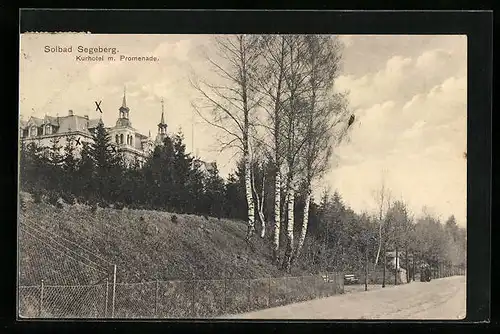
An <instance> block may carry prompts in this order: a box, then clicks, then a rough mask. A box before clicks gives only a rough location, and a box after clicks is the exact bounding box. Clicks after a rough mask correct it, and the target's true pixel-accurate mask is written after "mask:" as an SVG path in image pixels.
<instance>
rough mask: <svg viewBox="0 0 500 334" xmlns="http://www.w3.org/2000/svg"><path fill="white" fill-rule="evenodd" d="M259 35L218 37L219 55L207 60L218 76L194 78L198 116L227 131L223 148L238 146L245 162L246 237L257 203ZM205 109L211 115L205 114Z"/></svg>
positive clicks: (251, 225) (248, 235) (252, 224)
mask: <svg viewBox="0 0 500 334" xmlns="http://www.w3.org/2000/svg"><path fill="white" fill-rule="evenodd" d="M259 39H260V37H259V36H252V35H236V36H233V35H228V36H222V37H216V38H215V43H214V44H215V48H216V51H217V58H216V59H212V58H211V57H209V56H207V57H206V59H207V61H208V63H209V64H210V65H211V68H212V70H213V73H214V74H216V75H217V78H216V79H215V80H214V81H215V82H214V81H212V82H208V81H204V80H191V83H192V86H193V87H194V89H195V90H196V91H197V93H198V94H199V98H198V99H197V100H196V101H193V102H192V106H193V108H194V109H195V111H196V112H197V113H198V115H199V116H200V117H201V118H202V119H203V120H204V121H205V122H207V123H208V124H210V125H212V126H213V127H215V128H217V129H219V130H221V131H222V132H223V133H225V134H226V138H227V141H226V142H224V143H223V145H222V148H221V150H223V149H227V148H236V149H237V150H239V152H240V153H241V154H242V155H243V159H244V163H245V192H246V202H247V206H248V231H247V240H250V238H251V237H252V236H253V234H254V232H255V212H254V211H255V206H254V201H253V196H252V181H251V179H252V178H251V156H250V136H249V135H250V127H251V124H252V122H253V117H254V111H255V108H256V106H257V104H258V101H257V97H256V95H257V94H256V91H255V82H254V80H255V79H254V78H255V73H256V71H257V68H258V62H259V54H260V47H259ZM206 110H208V111H209V112H210V115H206Z"/></svg>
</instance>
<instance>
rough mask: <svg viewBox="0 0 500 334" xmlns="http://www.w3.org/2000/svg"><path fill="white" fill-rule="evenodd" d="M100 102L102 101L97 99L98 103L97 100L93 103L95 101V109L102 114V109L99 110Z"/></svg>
mask: <svg viewBox="0 0 500 334" xmlns="http://www.w3.org/2000/svg"><path fill="white" fill-rule="evenodd" d="M101 102H102V101H99V103H97V101H94V103H95V105H96V108H95V111H99V112H100V113H101V114H102V110H101Z"/></svg>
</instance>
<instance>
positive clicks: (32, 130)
mask: <svg viewBox="0 0 500 334" xmlns="http://www.w3.org/2000/svg"><path fill="white" fill-rule="evenodd" d="M37 135H38V129H37V128H36V126H34V125H33V126H32V127H31V128H30V137H36V136H37Z"/></svg>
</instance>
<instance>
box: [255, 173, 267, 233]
mask: <svg viewBox="0 0 500 334" xmlns="http://www.w3.org/2000/svg"><path fill="white" fill-rule="evenodd" d="M262 171H263V174H262V188H261V193H260V195H259V193H258V191H257V187H256V186H255V173H252V188H253V193H254V194H255V199H256V201H255V204H256V207H257V214H258V215H259V220H260V224H261V230H260V237H261V238H264V237H265V235H266V220H265V217H264V195H265V193H264V185H265V180H266V176H265V171H264V165H262Z"/></svg>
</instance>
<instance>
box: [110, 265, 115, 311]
mask: <svg viewBox="0 0 500 334" xmlns="http://www.w3.org/2000/svg"><path fill="white" fill-rule="evenodd" d="M115 297H116V264H115V265H113V299H112V300H111V318H114V317H115Z"/></svg>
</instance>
